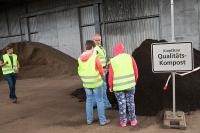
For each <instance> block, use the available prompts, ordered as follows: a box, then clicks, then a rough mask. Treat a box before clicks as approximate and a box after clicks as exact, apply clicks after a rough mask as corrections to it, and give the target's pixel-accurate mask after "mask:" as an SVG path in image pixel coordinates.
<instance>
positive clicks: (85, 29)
mask: <svg viewBox="0 0 200 133" xmlns="http://www.w3.org/2000/svg"><path fill="white" fill-rule="evenodd" d="M80 19H81V20H80V22H81V24H80V28H81V36H82V45H83V49H84V50H85V46H84V44H85V42H86V40H91V39H92V36H94V34H95V26H94V12H93V6H87V7H82V8H80Z"/></svg>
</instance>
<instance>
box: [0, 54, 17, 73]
mask: <svg viewBox="0 0 200 133" xmlns="http://www.w3.org/2000/svg"><path fill="white" fill-rule="evenodd" d="M12 57H13V66H12V63H11V60H10V57H9V55H8V54H4V55H3V61H4V62H8V63H7V64H6V65H4V66H3V67H2V72H3V75H5V74H11V73H16V70H17V55H15V54H12Z"/></svg>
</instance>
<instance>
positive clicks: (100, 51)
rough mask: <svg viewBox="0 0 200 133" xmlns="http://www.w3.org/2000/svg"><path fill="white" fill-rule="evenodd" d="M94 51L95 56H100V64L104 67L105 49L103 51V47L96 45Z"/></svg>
mask: <svg viewBox="0 0 200 133" xmlns="http://www.w3.org/2000/svg"><path fill="white" fill-rule="evenodd" d="M95 51H96V53H97V56H98V57H99V58H100V62H101V65H102V66H103V67H105V66H106V65H107V64H106V51H105V49H104V48H103V47H100V46H99V45H96V47H95Z"/></svg>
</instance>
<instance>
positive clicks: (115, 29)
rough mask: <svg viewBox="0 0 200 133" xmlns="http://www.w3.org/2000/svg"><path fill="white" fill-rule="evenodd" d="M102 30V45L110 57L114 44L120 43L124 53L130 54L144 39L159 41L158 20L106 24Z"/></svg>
mask: <svg viewBox="0 0 200 133" xmlns="http://www.w3.org/2000/svg"><path fill="white" fill-rule="evenodd" d="M104 30H105V31H103V33H104V43H105V46H106V48H107V51H109V52H108V55H109V56H110V57H112V56H113V52H112V51H113V47H114V44H115V43H116V42H122V43H123V44H124V45H125V49H126V52H128V53H130V54H131V53H132V52H133V50H134V49H135V48H137V47H138V46H140V44H141V42H142V41H144V40H145V39H147V38H151V39H159V18H158V17H157V18H149V19H141V20H134V21H126V22H118V23H111V24H106V25H105V27H104Z"/></svg>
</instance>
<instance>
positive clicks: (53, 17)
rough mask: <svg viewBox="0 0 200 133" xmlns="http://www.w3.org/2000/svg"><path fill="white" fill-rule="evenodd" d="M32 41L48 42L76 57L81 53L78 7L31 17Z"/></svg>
mask: <svg viewBox="0 0 200 133" xmlns="http://www.w3.org/2000/svg"><path fill="white" fill-rule="evenodd" d="M29 22H30V25H31V26H30V31H31V32H32V33H34V32H36V33H34V34H32V35H31V41H37V42H41V43H45V44H48V45H50V46H52V47H54V48H56V49H58V50H60V51H62V52H64V53H66V54H68V55H71V56H72V57H74V58H77V57H78V56H79V55H80V53H81V49H80V47H81V45H80V31H79V23H78V22H79V21H78V9H76V8H75V9H70V10H67V11H61V12H57V13H53V14H47V15H40V16H37V17H32V18H30V19H29Z"/></svg>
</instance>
